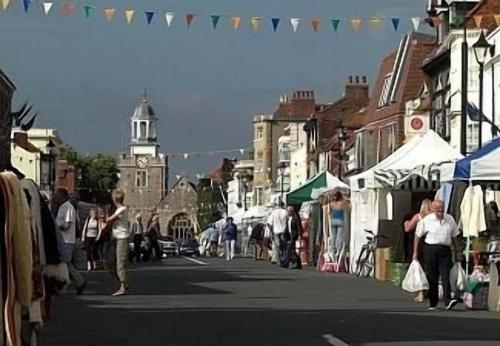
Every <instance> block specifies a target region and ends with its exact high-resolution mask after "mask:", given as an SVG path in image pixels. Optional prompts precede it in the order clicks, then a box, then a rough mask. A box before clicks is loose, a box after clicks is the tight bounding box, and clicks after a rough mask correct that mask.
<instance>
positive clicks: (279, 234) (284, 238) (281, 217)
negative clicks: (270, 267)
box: [268, 201, 289, 266]
mask: <svg viewBox="0 0 500 346" xmlns="http://www.w3.org/2000/svg"><path fill="white" fill-rule="evenodd" d="M287 223H288V213H287V211H286V210H285V203H283V201H280V202H279V204H278V207H277V208H276V209H274V210H273V211H272V212H271V215H269V219H268V224H269V226H270V228H271V231H272V233H273V257H272V260H271V261H272V262H273V263H278V264H279V265H280V266H284V265H285V260H286V251H287V242H288V241H289V239H288V236H289V233H288V232H287Z"/></svg>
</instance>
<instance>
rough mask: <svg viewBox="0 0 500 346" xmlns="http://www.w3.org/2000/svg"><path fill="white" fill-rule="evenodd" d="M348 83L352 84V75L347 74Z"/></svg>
mask: <svg viewBox="0 0 500 346" xmlns="http://www.w3.org/2000/svg"><path fill="white" fill-rule="evenodd" d="M349 84H352V76H349Z"/></svg>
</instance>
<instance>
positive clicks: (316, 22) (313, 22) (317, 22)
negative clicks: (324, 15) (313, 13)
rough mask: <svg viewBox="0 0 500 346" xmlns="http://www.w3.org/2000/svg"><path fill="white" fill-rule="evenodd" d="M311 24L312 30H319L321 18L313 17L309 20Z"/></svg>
mask: <svg viewBox="0 0 500 346" xmlns="http://www.w3.org/2000/svg"><path fill="white" fill-rule="evenodd" d="M311 25H312V28H313V30H314V32H317V31H318V30H319V26H320V25H321V19H320V18H313V19H312V20H311Z"/></svg>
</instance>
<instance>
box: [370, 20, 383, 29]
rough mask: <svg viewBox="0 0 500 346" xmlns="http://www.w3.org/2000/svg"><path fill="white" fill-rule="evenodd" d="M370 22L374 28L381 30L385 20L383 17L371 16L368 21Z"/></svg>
mask: <svg viewBox="0 0 500 346" xmlns="http://www.w3.org/2000/svg"><path fill="white" fill-rule="evenodd" d="M368 24H369V25H370V27H371V28H372V29H373V30H380V29H381V28H382V25H384V21H383V20H382V18H376V17H374V18H370V20H369V21H368Z"/></svg>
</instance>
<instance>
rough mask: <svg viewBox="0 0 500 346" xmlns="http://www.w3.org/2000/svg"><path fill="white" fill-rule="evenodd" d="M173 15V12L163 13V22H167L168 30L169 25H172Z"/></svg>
mask: <svg viewBox="0 0 500 346" xmlns="http://www.w3.org/2000/svg"><path fill="white" fill-rule="evenodd" d="M174 17H175V13H173V12H167V13H165V21H166V22H167V27H169V28H170V25H172V21H173V20H174Z"/></svg>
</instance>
